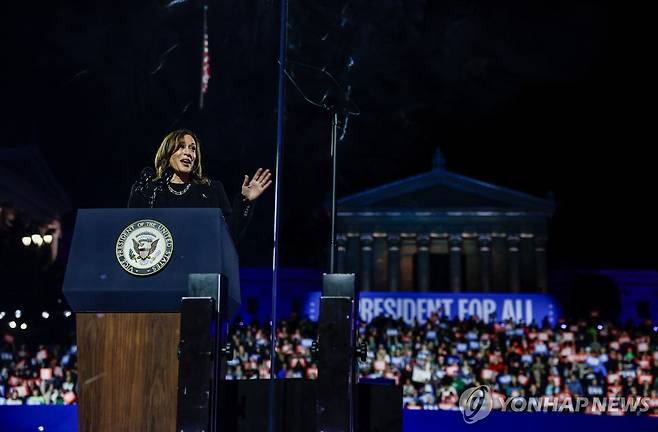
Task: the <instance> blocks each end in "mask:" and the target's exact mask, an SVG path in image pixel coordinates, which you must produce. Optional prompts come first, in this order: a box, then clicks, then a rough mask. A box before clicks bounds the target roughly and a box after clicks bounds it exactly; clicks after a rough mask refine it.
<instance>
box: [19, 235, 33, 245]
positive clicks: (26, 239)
mask: <svg viewBox="0 0 658 432" xmlns="http://www.w3.org/2000/svg"><path fill="white" fill-rule="evenodd" d="M21 241H22V242H23V246H29V245H31V244H32V239H31V238H30V237H28V236H25V237H23V238H22V239H21Z"/></svg>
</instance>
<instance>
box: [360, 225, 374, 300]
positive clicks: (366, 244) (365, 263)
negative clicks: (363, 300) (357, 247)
mask: <svg viewBox="0 0 658 432" xmlns="http://www.w3.org/2000/svg"><path fill="white" fill-rule="evenodd" d="M360 240H361V265H360V268H359V280H360V282H361V283H360V286H361V291H370V284H371V282H370V281H371V279H372V235H371V234H362V235H361V239H360Z"/></svg>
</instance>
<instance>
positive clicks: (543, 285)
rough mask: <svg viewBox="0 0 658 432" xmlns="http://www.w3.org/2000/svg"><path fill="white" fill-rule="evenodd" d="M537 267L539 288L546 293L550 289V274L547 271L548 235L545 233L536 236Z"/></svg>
mask: <svg viewBox="0 0 658 432" xmlns="http://www.w3.org/2000/svg"><path fill="white" fill-rule="evenodd" d="M535 268H536V269H537V273H536V277H537V282H536V284H537V290H538V291H540V292H543V293H545V292H547V291H548V275H547V271H546V237H545V236H543V235H536V236H535Z"/></svg>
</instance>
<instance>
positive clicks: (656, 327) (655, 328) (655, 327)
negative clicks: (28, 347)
mask: <svg viewBox="0 0 658 432" xmlns="http://www.w3.org/2000/svg"><path fill="white" fill-rule="evenodd" d="M0 318H2V317H0ZM653 331H655V332H658V326H653Z"/></svg>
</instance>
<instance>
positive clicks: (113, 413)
mask: <svg viewBox="0 0 658 432" xmlns="http://www.w3.org/2000/svg"><path fill="white" fill-rule="evenodd" d="M195 276H196V277H195ZM199 280H202V281H206V282H207V281H208V280H210V281H213V280H214V281H215V282H216V283H215V287H214V288H211V289H210V290H208V289H207V288H208V283H205V284H201V285H202V286H201V288H200V284H199V283H198V281H199ZM226 284H228V287H226V286H225V285H226ZM211 285H212V284H211ZM222 285H223V286H222ZM204 287H205V288H204ZM200 289H201V291H199V290H200ZM204 289H205V291H204ZM63 291H64V294H65V296H66V298H67V300H68V302H69V304H70V305H71V307H72V308H73V310H74V311H75V312H76V325H77V345H78V389H79V399H80V402H79V408H78V412H79V430H80V431H81V432H86V431H94V432H96V431H158V432H160V431H174V430H175V429H176V415H177V389H178V382H179V374H178V371H179V360H178V355H179V343H180V328H181V318H180V307H181V299H182V298H184V297H199V296H202V297H203V296H209V297H214V299H215V302H214V304H215V305H221V304H224V305H226V309H227V312H228V314H229V315H230V314H232V313H234V312H235V311H236V310H237V308H238V307H239V304H240V285H239V266H238V258H237V253H236V251H235V247H234V245H233V242H232V240H231V237H230V235H229V232H228V229H227V227H226V223H225V221H224V219H223V217H222V215H221V211H220V210H218V209H90V210H80V211H79V212H78V215H77V219H76V226H75V231H74V233H73V240H72V244H71V249H70V256H69V260H68V266H67V269H66V275H65V279H64V289H63ZM220 292H224V293H226V294H224V295H222V294H220ZM217 307H219V306H217ZM222 313H223V311H222ZM215 332H216V333H217V330H215ZM179 415H180V413H179Z"/></svg>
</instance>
